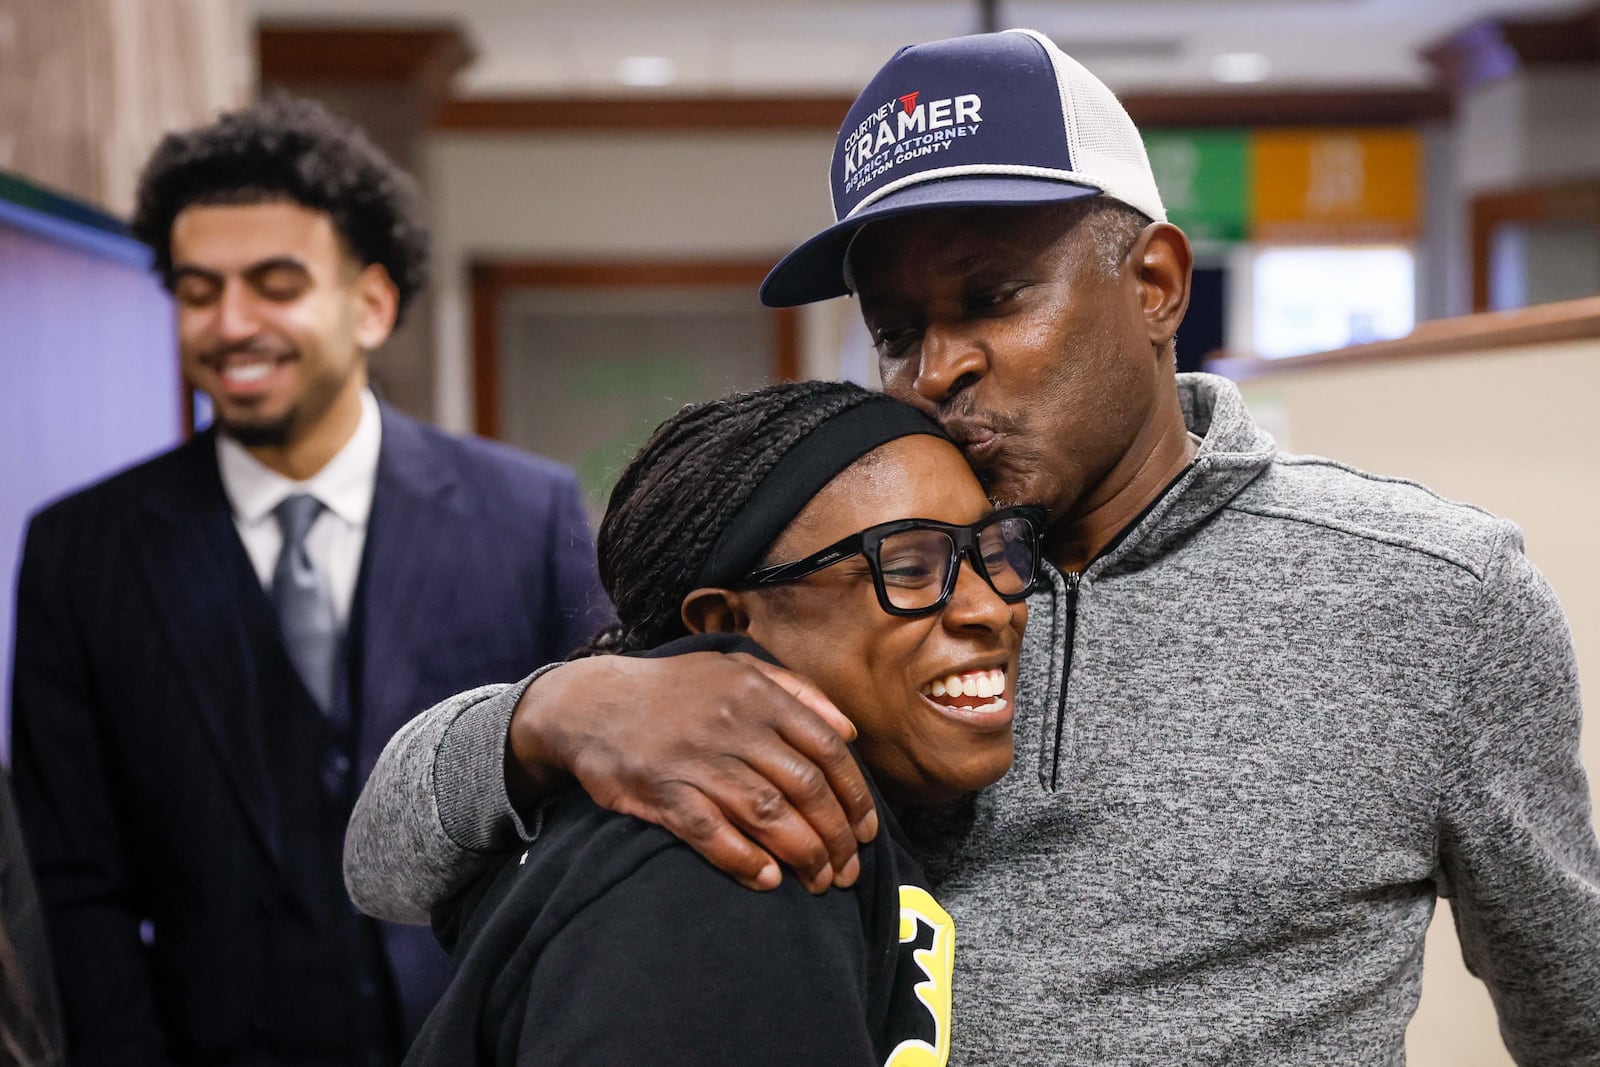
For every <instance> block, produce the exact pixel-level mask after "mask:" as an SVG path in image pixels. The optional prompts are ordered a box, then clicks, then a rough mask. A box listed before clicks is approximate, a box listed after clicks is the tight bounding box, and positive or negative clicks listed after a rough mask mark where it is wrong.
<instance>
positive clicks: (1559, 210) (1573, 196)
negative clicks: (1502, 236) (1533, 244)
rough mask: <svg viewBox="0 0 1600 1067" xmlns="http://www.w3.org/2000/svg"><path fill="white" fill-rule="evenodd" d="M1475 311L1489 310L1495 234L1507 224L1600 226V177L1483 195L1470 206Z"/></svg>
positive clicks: (1474, 199) (1527, 186) (1530, 186)
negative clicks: (1552, 223) (1490, 275)
mask: <svg viewBox="0 0 1600 1067" xmlns="http://www.w3.org/2000/svg"><path fill="white" fill-rule="evenodd" d="M1468 210H1469V213H1470V219H1471V221H1470V227H1471V238H1470V240H1471V244H1472V249H1471V255H1472V310H1473V311H1474V312H1482V311H1488V310H1489V299H1490V297H1491V295H1492V294H1491V293H1490V291H1489V280H1490V279H1489V271H1490V267H1491V264H1490V262H1489V256H1490V253H1491V251H1492V246H1493V242H1494V232H1495V230H1496V229H1497V228H1499V227H1500V226H1503V225H1506V224H1508V223H1519V222H1525V223H1540V222H1571V223H1578V224H1583V225H1597V224H1600V178H1577V179H1567V180H1564V181H1559V182H1549V183H1545V184H1539V185H1524V186H1520V187H1518V188H1514V189H1499V190H1496V191H1494V192H1488V193H1480V194H1478V195H1477V196H1475V197H1473V198H1472V202H1471V205H1470V207H1469V209H1468Z"/></svg>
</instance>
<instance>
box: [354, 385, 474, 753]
mask: <svg viewBox="0 0 1600 1067" xmlns="http://www.w3.org/2000/svg"><path fill="white" fill-rule="evenodd" d="M381 411H382V414H383V445H382V448H381V451H380V452H379V455H378V481H377V486H376V488H375V489H374V492H373V498H372V517H371V519H370V520H369V522H368V525H367V541H366V547H365V549H364V550H363V552H362V559H361V579H360V582H359V583H358V585H357V604H356V609H357V612H358V613H359V614H358V616H357V617H358V618H359V626H358V627H357V628H356V630H355V637H356V638H357V640H358V641H359V650H360V651H359V655H358V657H357V660H356V664H355V666H356V669H357V670H358V672H359V674H358V680H359V689H358V691H357V692H358V698H359V701H360V707H359V714H358V722H359V724H360V725H359V729H360V735H361V737H360V744H359V746H358V758H359V762H360V764H361V766H360V768H359V770H360V775H361V779H360V780H365V777H366V774H367V772H368V771H370V770H371V764H372V762H373V761H374V760H375V759H376V758H377V754H378V752H379V751H380V750H381V749H382V747H383V745H384V743H385V742H386V741H387V740H388V739H389V737H390V736H392V735H393V734H394V732H395V730H397V729H399V727H400V726H401V725H402V724H403V723H404V722H405V721H406V720H407V719H409V718H411V717H412V716H413V715H416V714H417V713H419V712H421V711H422V710H423V709H422V708H414V707H409V706H408V704H407V701H408V700H409V699H411V697H410V694H411V692H412V688H413V686H412V678H411V672H412V670H414V663H413V662H411V661H413V660H414V659H415V657H416V654H417V652H418V650H419V649H424V648H427V647H429V646H430V644H431V643H433V642H436V641H438V640H439V639H440V635H439V634H438V633H437V618H436V617H435V616H434V615H433V614H432V611H433V609H434V608H436V607H437V606H438V605H441V604H445V603H448V600H449V598H450V597H451V596H452V595H454V592H455V590H454V589H453V588H452V584H451V580H450V570H449V568H447V567H441V566H439V565H438V564H437V560H438V553H439V552H440V551H441V546H448V545H450V544H452V543H453V542H454V540H455V539H454V537H453V528H454V526H455V524H456V523H457V522H459V521H460V517H459V515H458V514H457V508H458V507H459V503H460V493H459V491H458V490H459V487H458V479H457V476H456V474H455V472H454V471H453V470H451V468H450V467H449V465H448V464H447V463H445V462H444V461H443V459H442V458H441V457H440V456H439V454H438V452H437V449H436V447H435V446H434V445H433V444H432V443H431V442H430V441H429V440H428V439H427V437H426V436H425V434H424V432H423V430H422V428H421V427H420V426H419V425H418V424H417V423H415V422H413V421H412V420H410V419H408V418H406V417H405V416H403V415H400V414H398V413H397V412H395V411H393V410H391V409H390V408H388V407H386V406H385V407H381Z"/></svg>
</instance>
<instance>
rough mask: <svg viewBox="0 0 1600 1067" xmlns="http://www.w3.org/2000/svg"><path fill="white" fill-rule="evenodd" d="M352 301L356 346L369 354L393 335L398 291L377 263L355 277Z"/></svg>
mask: <svg viewBox="0 0 1600 1067" xmlns="http://www.w3.org/2000/svg"><path fill="white" fill-rule="evenodd" d="M351 291H352V293H353V294H354V297H355V327H356V331H355V334H356V344H358V345H360V346H361V348H362V349H363V350H364V351H367V352H372V351H375V350H376V349H378V348H381V347H382V346H383V343H384V342H385V341H387V340H388V339H389V335H390V334H391V333H393V332H394V323H395V319H396V318H398V317H399V314H400V290H399V289H398V288H397V287H396V286H395V284H394V279H392V278H390V277H389V271H388V270H387V269H386V268H385V267H384V266H383V264H381V263H368V264H367V265H366V266H365V267H363V268H361V273H360V274H357V275H356V281H355V285H354V286H352V289H351Z"/></svg>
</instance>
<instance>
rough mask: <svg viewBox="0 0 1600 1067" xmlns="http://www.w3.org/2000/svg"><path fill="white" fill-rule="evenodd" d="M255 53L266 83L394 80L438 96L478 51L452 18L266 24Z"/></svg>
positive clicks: (258, 31)
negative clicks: (386, 21)
mask: <svg viewBox="0 0 1600 1067" xmlns="http://www.w3.org/2000/svg"><path fill="white" fill-rule="evenodd" d="M256 54H257V60H258V62H259V64H260V75H261V81H262V82H263V83H264V84H270V85H286V84H297V83H304V82H325V83H326V82H334V83H339V84H349V83H352V82H356V83H364V82H385V83H387V82H394V83H405V84H416V85H419V86H421V87H422V88H424V89H425V90H428V91H430V92H432V93H435V94H438V95H443V93H444V91H445V89H446V88H447V86H448V84H449V82H450V80H451V79H452V78H453V77H454V76H455V75H456V74H457V73H459V72H460V71H461V70H462V69H463V68H465V67H466V66H467V64H469V63H471V62H472V60H473V58H474V55H475V53H474V51H473V48H472V46H471V45H470V44H469V43H468V42H467V38H466V36H465V35H464V34H463V33H462V31H461V28H460V26H459V25H458V24H456V23H454V22H427V23H328V22H263V23H261V24H260V26H259V27H258V29H257V31H256Z"/></svg>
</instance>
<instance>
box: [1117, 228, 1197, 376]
mask: <svg viewBox="0 0 1600 1067" xmlns="http://www.w3.org/2000/svg"><path fill="white" fill-rule="evenodd" d="M1193 265H1194V253H1193V252H1192V251H1191V250H1190V248H1189V239H1188V238H1187V237H1185V236H1184V235H1183V231H1182V230H1180V229H1178V228H1177V227H1176V226H1173V225H1171V224H1170V223H1166V222H1152V223H1151V224H1150V225H1148V226H1146V227H1145V228H1144V230H1143V231H1142V232H1141V233H1140V234H1139V238H1138V240H1136V241H1134V243H1133V247H1132V248H1130V249H1129V250H1128V262H1127V266H1128V268H1129V269H1131V270H1132V272H1133V278H1134V281H1135V283H1136V284H1137V285H1138V287H1139V307H1140V310H1141V311H1143V313H1144V320H1145V326H1146V330H1147V332H1148V334H1149V337H1150V346H1151V347H1152V348H1154V349H1156V350H1157V351H1158V352H1164V351H1165V350H1166V348H1167V346H1168V345H1169V344H1171V342H1172V338H1173V337H1174V336H1176V335H1177V332H1178V324H1179V323H1180V322H1182V321H1183V315H1184V312H1186V311H1188V309H1189V276H1190V270H1191V269H1192V267H1193Z"/></svg>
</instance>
